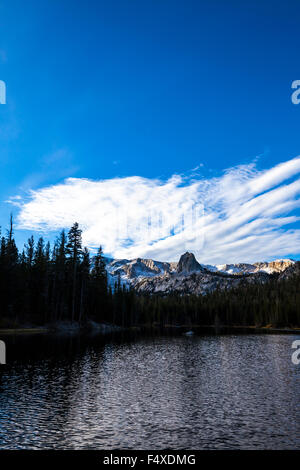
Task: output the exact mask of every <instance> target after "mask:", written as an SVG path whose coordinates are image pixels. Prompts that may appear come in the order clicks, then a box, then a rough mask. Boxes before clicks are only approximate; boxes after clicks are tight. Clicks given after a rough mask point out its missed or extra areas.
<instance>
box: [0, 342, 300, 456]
mask: <svg viewBox="0 0 300 470" xmlns="http://www.w3.org/2000/svg"><path fill="white" fill-rule="evenodd" d="M1 339H4V340H5V341H6V345H7V362H8V364H7V365H6V366H3V365H0V448H1V449H116V448H119V449H166V448H168V449H174V450H175V449H176V450H177V449H300V403H299V402H300V401H299V391H300V365H299V366H296V365H293V363H292V361H291V354H292V351H293V350H292V349H291V345H292V342H293V341H294V340H295V339H299V336H295V335H293V334H292V335H278V334H258V335H257V334H239V335H237V334H226V335H214V334H210V335H203V336H201V335H194V336H190V337H187V336H183V335H181V334H180V335H177V336H174V335H170V336H167V335H161V336H159V335H155V336H149V335H147V336H143V335H133V334H131V335H130V336H116V337H103V336H97V335H95V336H73V337H64V336H51V335H34V336H27V335H22V336H21V335H20V336H7V337H2V338H1Z"/></svg>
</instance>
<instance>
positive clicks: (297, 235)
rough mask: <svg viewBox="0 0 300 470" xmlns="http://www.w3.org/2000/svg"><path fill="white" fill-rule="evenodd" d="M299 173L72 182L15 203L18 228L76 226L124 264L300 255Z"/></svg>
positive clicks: (236, 171)
mask: <svg viewBox="0 0 300 470" xmlns="http://www.w3.org/2000/svg"><path fill="white" fill-rule="evenodd" d="M299 173H300V157H298V158H294V159H292V160H289V161H286V162H284V163H281V164H279V165H277V166H275V167H274V168H271V169H268V170H263V171H259V170H258V169H257V168H256V164H255V163H251V164H249V165H242V166H238V167H235V168H230V169H229V170H226V171H225V172H224V173H223V174H222V175H221V176H220V177H214V178H210V179H205V178H201V177H200V176H197V177H196V178H195V177H194V174H193V175H192V176H191V175H189V176H188V177H185V176H183V175H173V176H172V177H171V178H170V179H169V180H167V181H162V180H159V179H147V178H141V177H138V176H133V177H128V178H113V179H109V180H100V181H93V180H88V179H82V178H68V179H66V180H65V181H64V182H63V183H61V184H57V185H53V186H48V187H44V188H41V189H38V190H31V191H30V193H29V199H28V200H22V201H20V199H19V198H18V199H11V200H10V202H11V203H13V204H15V205H18V206H19V207H20V212H19V215H18V227H19V228H20V229H30V230H35V231H45V232H47V231H49V230H57V229H60V228H63V227H68V226H70V225H71V224H72V223H73V222H74V221H78V222H79V223H80V224H81V225H82V228H83V239H84V243H85V244H86V245H87V246H89V247H92V248H93V247H96V246H97V245H99V244H100V243H101V244H102V245H103V247H104V251H105V252H106V253H110V254H112V255H113V256H115V257H118V258H123V257H124V258H133V257H137V256H143V257H151V258H156V259H160V260H177V259H178V257H179V256H180V254H182V253H183V252H184V251H185V250H190V251H193V252H194V253H195V254H196V256H197V258H198V259H199V261H201V262H203V263H223V262H237V261H245V262H246V261H248V262H253V261H257V260H262V259H272V258H275V257H279V256H286V255H287V254H290V253H294V254H296V253H300V230H299V229H295V228H291V225H290V224H293V223H295V222H297V221H298V220H299V217H298V215H300V214H299V207H300V199H299V195H300V179H299ZM20 204H21V205H20Z"/></svg>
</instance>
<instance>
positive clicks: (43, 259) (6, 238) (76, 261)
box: [0, 218, 300, 328]
mask: <svg viewBox="0 0 300 470" xmlns="http://www.w3.org/2000/svg"><path fill="white" fill-rule="evenodd" d="M105 264H106V263H105V258H104V257H103V253H102V248H101V246H100V247H99V249H98V251H97V253H96V255H93V256H92V255H91V254H90V252H89V250H88V249H87V248H84V247H83V246H82V231H81V229H80V228H79V225H78V223H74V224H73V226H72V227H71V228H70V230H69V231H68V232H67V233H66V232H65V231H64V230H62V231H61V233H60V235H59V236H58V237H57V240H56V241H55V243H54V244H53V246H52V247H51V245H50V243H49V242H48V243H46V242H45V241H44V239H43V237H40V238H38V240H35V239H34V237H33V236H31V237H30V238H29V239H28V241H27V243H26V244H25V245H24V248H23V250H22V251H19V250H18V248H17V245H16V242H15V238H14V230H13V220H12V218H11V220H10V226H9V229H8V230H7V233H6V234H5V235H2V236H1V245H0V328H1V327H18V326H26V325H45V324H51V323H53V324H55V323H57V322H60V321H71V322H79V323H80V324H82V325H84V324H85V323H87V322H88V321H90V320H93V321H96V322H99V323H111V324H115V325H120V326H124V327H128V326H135V325H153V324H154V323H155V324H157V325H160V326H166V325H168V324H170V325H174V324H178V325H183V324H185V325H192V324H194V325H219V324H220V325H221V324H223V325H267V324H272V325H274V326H297V325H298V326H299V325H300V276H299V275H295V276H293V277H291V278H289V279H287V280H285V281H280V282H279V281H278V280H277V278H276V276H273V277H272V278H271V279H270V281H269V282H267V283H265V284H259V283H257V284H249V283H245V284H244V285H243V284H240V285H239V287H237V288H234V289H228V290H218V289H217V290H215V291H214V292H212V293H210V294H206V295H202V296H197V295H183V296H182V295H176V294H169V295H166V296H161V295H160V296H158V295H144V294H138V293H136V292H135V291H133V290H132V289H131V288H127V287H125V286H124V285H122V283H121V280H120V277H118V278H117V280H116V282H115V283H114V285H113V286H112V285H111V284H110V283H109V282H108V278H107V271H106V267H105Z"/></svg>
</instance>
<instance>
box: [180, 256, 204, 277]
mask: <svg viewBox="0 0 300 470" xmlns="http://www.w3.org/2000/svg"><path fill="white" fill-rule="evenodd" d="M176 271H177V273H190V272H193V271H202V267H201V265H200V264H199V263H198V261H197V260H196V258H195V256H194V255H193V253H189V252H188V251H187V252H186V253H184V255H181V257H180V260H179V263H178V265H177V270H176Z"/></svg>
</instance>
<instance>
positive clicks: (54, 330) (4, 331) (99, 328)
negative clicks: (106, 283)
mask: <svg viewBox="0 0 300 470" xmlns="http://www.w3.org/2000/svg"><path fill="white" fill-rule="evenodd" d="M186 330H189V331H193V332H194V333H196V334H197V333H199V332H201V331H203V332H207V331H214V332H216V333H217V334H218V333H224V332H230V331H234V330H235V331H237V332H238V331H240V332H243V333H247V332H249V333H250V332H251V333H256V332H257V333H280V334H299V335H300V327H280V328H277V327H272V326H269V325H267V326H260V327H257V326H255V325H243V326H241V325H217V326H215V325H170V324H167V325H164V326H159V325H135V326H131V327H120V326H117V325H112V324H110V325H108V324H96V325H94V326H93V327H92V328H86V327H80V326H79V325H78V324H74V325H63V326H62V325H53V326H52V325H51V326H46V327H41V326H40V327H28V328H26V327H20V328H0V336H1V335H23V334H24V335H26V334H55V335H61V334H95V333H96V334H97V333H98V334H102V335H105V334H112V333H120V332H125V331H127V332H130V331H131V332H133V331H139V332H146V331H148V332H150V331H156V332H157V331H161V332H164V331H165V332H167V331H174V332H176V331H178V332H179V331H180V332H181V331H182V332H184V331H186Z"/></svg>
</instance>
